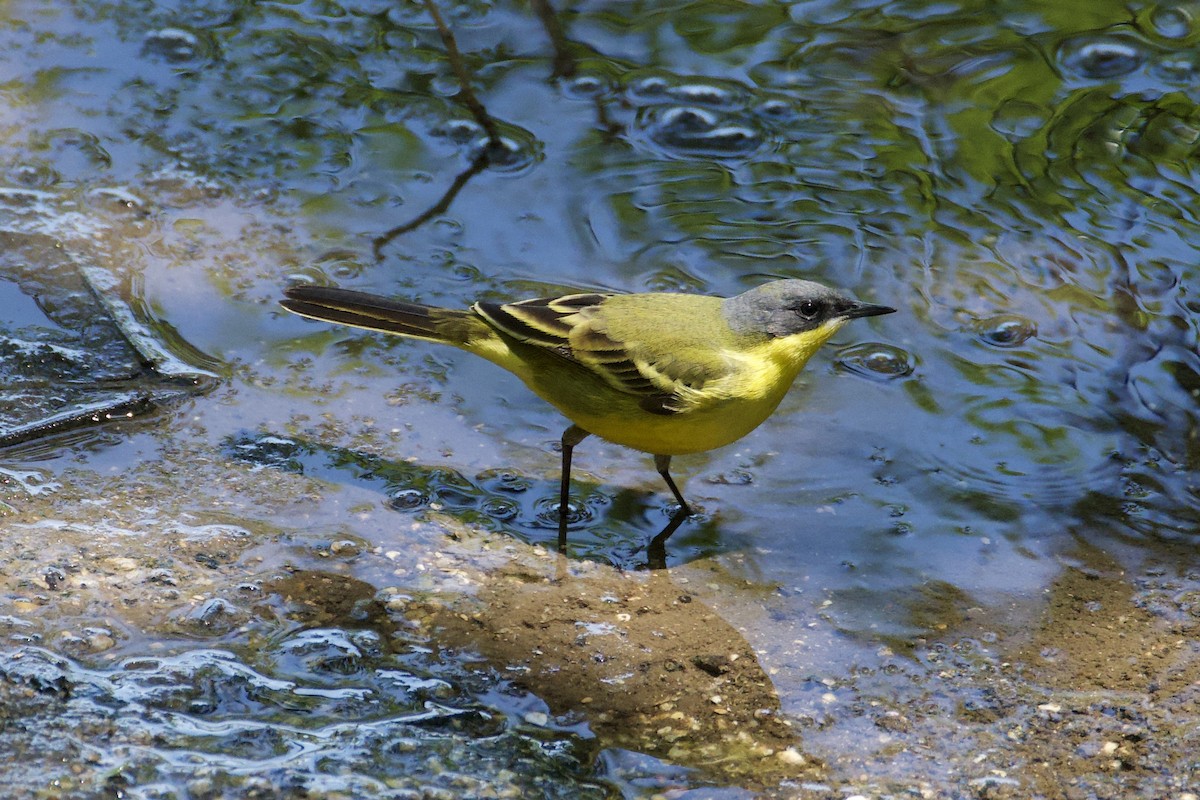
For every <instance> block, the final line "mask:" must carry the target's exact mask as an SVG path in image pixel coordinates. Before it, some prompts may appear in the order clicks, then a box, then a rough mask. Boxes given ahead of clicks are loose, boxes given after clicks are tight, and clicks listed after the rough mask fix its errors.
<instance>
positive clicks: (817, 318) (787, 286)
mask: <svg viewBox="0 0 1200 800" xmlns="http://www.w3.org/2000/svg"><path fill="white" fill-rule="evenodd" d="M721 308H722V311H723V313H724V314H725V321H726V322H728V323H729V327H731V328H733V330H734V332H736V333H739V334H743V335H757V336H764V335H765V336H768V337H773V338H779V337H783V336H791V335H792V334H796V333H804V332H805V331H813V330H817V329H818V328H821V327H824V326H826V325H827V324H828V323H830V322H836V323H838V326H839V327H840V325H841V323H843V322H845V321H846V320H849V319H854V318H855V317H874V316H877V315H879V314H891V313H892V312H893V311H895V310H896V309H894V308H888V307H887V306H876V305H871V304H870V303H862V302H859V301H858V300H855V299H854V298H853V297H849V296H848V295H845V294H842V293H841V292H838V291H835V290H833V289H830V288H829V287H828V286H822V285H821V284H819V283H813V282H812V281H801V280H782V281H772V282H770V283H764V284H763V285H762V286H758V287H755V288H754V289H751V290H750V291H748V292H743V293H742V294H739V295H738V296H737V297H730V298H728V299H726V300H725V301H724V302H723V303H722V306H721ZM831 333H832V331H831Z"/></svg>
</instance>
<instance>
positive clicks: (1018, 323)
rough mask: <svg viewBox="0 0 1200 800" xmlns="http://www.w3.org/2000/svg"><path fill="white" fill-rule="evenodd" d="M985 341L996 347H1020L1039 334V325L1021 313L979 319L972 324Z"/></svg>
mask: <svg viewBox="0 0 1200 800" xmlns="http://www.w3.org/2000/svg"><path fill="white" fill-rule="evenodd" d="M971 327H972V329H973V330H974V332H975V335H976V336H978V337H979V338H980V339H981V340H982V341H983V342H985V343H987V344H990V345H995V346H996V347H1019V346H1021V345H1022V344H1024V343H1025V342H1026V341H1027V340H1028V339H1030V338H1031V337H1033V336H1037V325H1035V324H1034V323H1033V321H1032V320H1030V319H1028V318H1026V317H1022V316H1021V315H1019V314H997V315H996V316H994V317H984V318H982V319H977V320H975V322H974V323H973V324H972V325H971Z"/></svg>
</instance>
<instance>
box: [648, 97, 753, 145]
mask: <svg viewBox="0 0 1200 800" xmlns="http://www.w3.org/2000/svg"><path fill="white" fill-rule="evenodd" d="M644 127H645V128H646V129H647V130H648V131H649V134H650V138H651V139H652V140H653V141H654V142H655V143H656V144H658V145H660V146H662V147H664V148H666V149H668V150H670V151H672V152H674V153H676V154H677V155H680V156H685V157H694V156H718V157H720V156H747V155H750V154H751V153H753V152H754V151H755V150H757V149H758V147H759V145H761V144H762V142H763V137H762V134H760V133H759V132H758V131H757V130H755V129H753V128H751V127H748V126H746V125H740V124H729V123H727V122H725V121H724V120H722V119H721V118H720V117H719V116H718V115H716V114H714V113H713V112H711V111H708V110H706V109H702V108H695V107H692V106H673V107H670V108H666V109H665V110H661V111H660V110H657V109H656V110H654V111H652V112H650V113H649V114H648V115H647V116H646V118H645V120H644Z"/></svg>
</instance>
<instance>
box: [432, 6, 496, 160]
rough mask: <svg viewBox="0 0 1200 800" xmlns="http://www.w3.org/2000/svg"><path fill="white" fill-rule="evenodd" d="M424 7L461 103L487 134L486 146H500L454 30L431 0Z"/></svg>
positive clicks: (494, 122)
mask: <svg viewBox="0 0 1200 800" xmlns="http://www.w3.org/2000/svg"><path fill="white" fill-rule="evenodd" d="M425 8H426V10H427V11H429V16H430V17H432V18H433V24H434V25H435V26H437V31H438V35H439V36H441V37H442V44H443V45H445V47H446V57H447V58H448V59H449V60H450V69H452V70H454V77H455V78H457V79H458V86H459V89H460V90H461V95H462V102H463V105H465V106H466V107H467V110H468V111H470V112H471V116H473V117H474V118H475V121H476V122H478V123H479V126H480V127H481V128H483V131H484V133H486V134H487V138H488V147H489V148H493V147H500V145H501V141H500V129H499V128H498V127H497V126H496V121H495V120H493V119H492V117H491V115H490V114H488V112H487V109H486V108H484V107H483V103H481V102H479V98H478V97H476V96H475V90H474V89H473V88H472V87H471V73H470V71H469V70H468V69H467V65H466V63H465V62H464V61H463V58H462V53H460V52H459V51H458V43H457V42H456V41H455V39H454V32H453V31H451V30H450V28H449V27H448V26H447V25H446V23H445V22H444V21H443V20H442V15H441V13H439V12H438V9H437V5H436V4H435V3H434V2H433V0H425Z"/></svg>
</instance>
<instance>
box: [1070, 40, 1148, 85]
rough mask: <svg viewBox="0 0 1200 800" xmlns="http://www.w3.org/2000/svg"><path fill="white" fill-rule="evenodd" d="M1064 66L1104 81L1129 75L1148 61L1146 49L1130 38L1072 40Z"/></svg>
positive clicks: (1087, 76)
mask: <svg viewBox="0 0 1200 800" xmlns="http://www.w3.org/2000/svg"><path fill="white" fill-rule="evenodd" d="M1059 59H1060V61H1061V62H1062V65H1063V66H1064V67H1066V68H1067V69H1068V70H1070V71H1071V72H1074V73H1076V74H1078V75H1082V76H1083V77H1085V78H1093V79H1102V78H1115V77H1118V76H1120V75H1128V74H1129V73H1131V72H1133V71H1134V70H1136V69H1137V68H1138V67H1140V66H1141V65H1142V63H1143V62H1144V61H1145V60H1146V52H1145V47H1144V46H1143V45H1142V43H1141V42H1138V41H1136V40H1134V39H1132V38H1130V37H1127V36H1123V37H1117V36H1108V37H1103V38H1098V39H1092V38H1088V39H1084V38H1083V37H1080V38H1077V39H1072V40H1070V41H1068V42H1067V43H1066V44H1065V45H1063V47H1062V50H1061V52H1060V55H1059Z"/></svg>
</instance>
